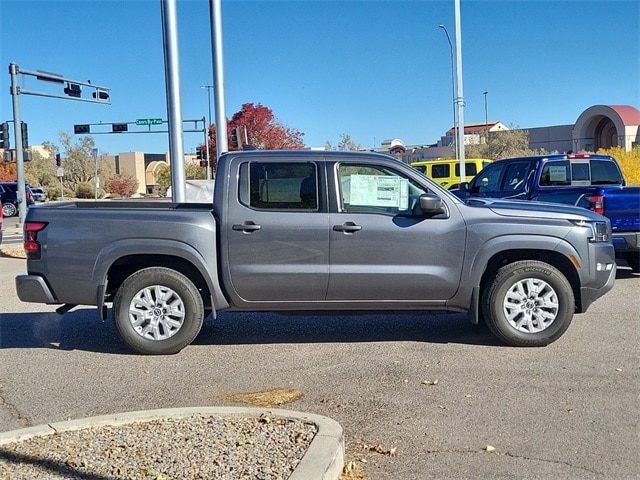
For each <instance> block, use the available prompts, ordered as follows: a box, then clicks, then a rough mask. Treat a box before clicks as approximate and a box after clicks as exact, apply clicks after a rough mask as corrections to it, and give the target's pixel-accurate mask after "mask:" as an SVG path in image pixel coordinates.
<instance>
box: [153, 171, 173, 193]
mask: <svg viewBox="0 0 640 480" xmlns="http://www.w3.org/2000/svg"><path fill="white" fill-rule="evenodd" d="M170 186H171V167H169V166H168V165H163V166H162V167H160V168H158V170H157V173H156V187H157V188H158V195H160V196H161V197H164V196H165V195H166V194H167V190H168V189H169V187H170Z"/></svg>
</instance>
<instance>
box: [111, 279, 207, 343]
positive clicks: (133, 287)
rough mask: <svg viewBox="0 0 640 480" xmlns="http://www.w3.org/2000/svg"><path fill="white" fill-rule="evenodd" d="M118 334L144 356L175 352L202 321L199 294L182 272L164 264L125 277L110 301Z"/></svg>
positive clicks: (190, 340)
mask: <svg viewBox="0 0 640 480" xmlns="http://www.w3.org/2000/svg"><path fill="white" fill-rule="evenodd" d="M113 317H114V320H115V324H116V327H117V329H118V333H119V334H120V337H121V338H122V340H123V341H124V343H126V344H127V346H129V347H130V348H131V349H132V350H135V351H136V352H138V353H142V354H145V355H168V354H174V353H178V352H179V351H180V350H182V349H183V348H184V347H186V346H187V345H189V344H190V343H191V342H192V341H193V340H194V339H195V338H196V336H197V335H198V333H199V332H200V329H201V328H202V323H203V321H204V307H203V303H202V297H201V296H200V294H199V293H198V289H197V288H196V286H195V285H194V284H193V282H191V280H189V279H188V278H187V277H186V276H184V275H183V274H181V273H179V272H177V271H175V270H171V269H169V268H164V267H151V268H145V269H143V270H139V271H137V272H136V273H134V274H132V275H131V276H130V277H128V278H127V279H126V280H125V281H124V282H122V285H121V286H120V288H119V289H118V292H117V294H116V297H115V299H114V301H113Z"/></svg>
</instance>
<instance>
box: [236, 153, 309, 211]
mask: <svg viewBox="0 0 640 480" xmlns="http://www.w3.org/2000/svg"><path fill="white" fill-rule="evenodd" d="M247 177H248V178H247ZM317 178H318V176H317V174H316V166H315V164H312V163H284V162H283V163H279V162H273V163H261V162H255V163H249V164H248V168H247V166H246V165H243V167H242V168H241V169H240V190H239V191H240V202H241V203H243V204H244V205H247V206H249V207H251V208H255V209H260V210H265V209H267V210H309V209H317V208H318V181H317ZM247 180H248V181H247Z"/></svg>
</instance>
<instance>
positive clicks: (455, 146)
mask: <svg viewBox="0 0 640 480" xmlns="http://www.w3.org/2000/svg"><path fill="white" fill-rule="evenodd" d="M438 28H441V29H442V30H444V34H445V35H446V36H447V41H448V42H449V52H450V55H451V91H452V103H451V104H452V106H453V148H454V151H455V156H456V160H458V144H457V142H456V84H455V80H454V77H455V75H454V68H453V65H454V64H453V44H452V43H451V37H449V32H448V31H447V27H445V26H444V25H438Z"/></svg>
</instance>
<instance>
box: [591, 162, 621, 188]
mask: <svg viewBox="0 0 640 480" xmlns="http://www.w3.org/2000/svg"><path fill="white" fill-rule="evenodd" d="M622 183H623V182H622V175H621V174H620V170H619V169H618V166H617V165H616V164H615V163H614V162H611V161H606V160H591V184H592V185H622Z"/></svg>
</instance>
